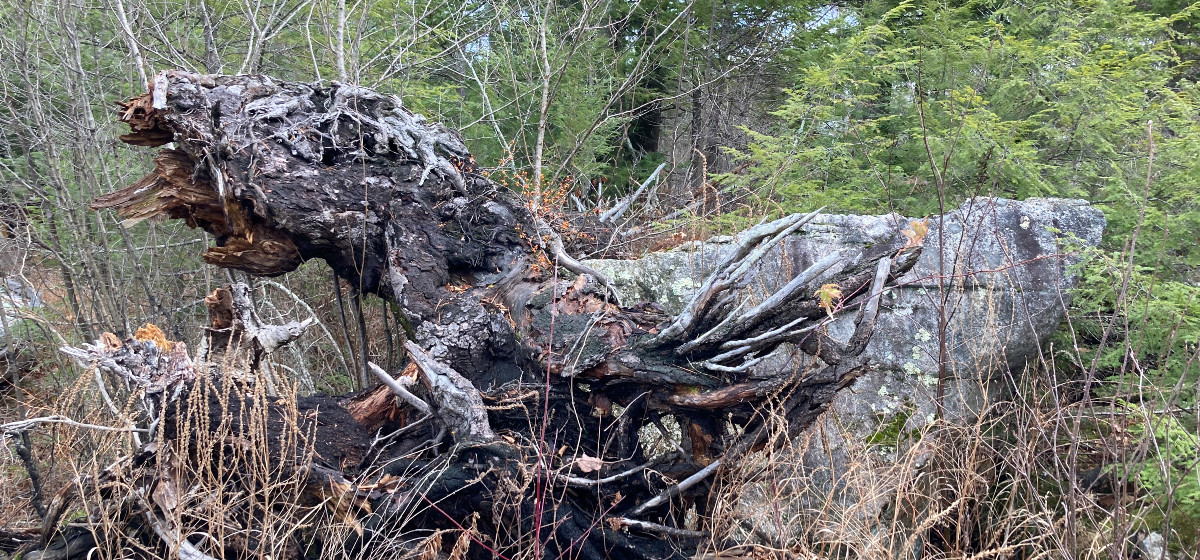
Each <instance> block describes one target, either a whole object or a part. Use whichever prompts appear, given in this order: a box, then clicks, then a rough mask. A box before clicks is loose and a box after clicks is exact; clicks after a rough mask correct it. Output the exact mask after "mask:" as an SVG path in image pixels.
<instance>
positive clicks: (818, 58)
mask: <svg viewBox="0 0 1200 560" xmlns="http://www.w3.org/2000/svg"><path fill="white" fill-rule="evenodd" d="M1198 10H1200V5H1189V4H1187V3H1186V2H1177V1H1171V0H1154V1H1145V2H1131V1H1124V0H1094V1H1066V0H1054V1H1050V2H1039V3H1025V2H1020V1H1002V0H994V1H977V2H943V1H905V2H899V3H897V2H890V1H889V2H834V3H831V2H806V1H803V0H801V1H795V2H788V1H773V0H761V1H756V0H748V1H742V2H719V1H714V0H664V1H655V0H648V1H629V0H581V1H573V2H554V1H550V0H538V1H530V2H526V1H522V0H511V1H510V0H494V1H478V2H477V1H472V0H466V1H458V0H455V1H445V0H403V1H398V2H389V1H371V0H360V1H349V2H348V1H346V0H329V1H312V0H270V1H267V0H240V1H239V0H186V1H173V2H153V1H144V0H94V1H93V0H66V1H43V0H32V1H29V2H17V1H15V0H9V1H6V2H4V3H3V4H2V5H0V18H2V19H3V21H5V22H7V23H6V25H5V28H4V30H3V31H2V32H0V59H2V61H0V96H2V98H3V106H2V107H0V209H2V212H0V235H2V236H0V272H2V273H3V275H4V276H5V277H7V278H14V279H17V280H18V281H17V282H15V283H13V282H9V283H8V284H6V285H4V286H0V289H3V290H4V293H3V294H0V296H2V297H5V298H8V300H9V301H10V302H13V303H14V305H12V307H16V305H15V302H16V300H17V299H18V298H25V300H26V303H29V302H30V301H31V300H33V299H34V298H32V297H29V296H28V294H27V291H28V290H27V288H30V287H31V288H34V289H36V291H38V292H39V294H40V295H39V298H40V301H39V302H36V303H38V305H26V306H24V307H22V310H21V311H19V312H14V314H12V315H11V317H9V316H6V315H4V314H0V316H4V317H5V323H6V324H4V325H2V326H3V332H4V333H5V336H4V337H3V339H2V340H0V352H3V355H4V356H5V361H4V362H3V363H2V364H0V365H3V366H4V367H5V368H6V374H5V377H6V379H7V380H8V383H9V385H10V389H8V391H9V392H8V394H7V395H8V399H9V404H8V408H7V409H6V410H7V411H8V412H7V413H6V414H8V415H10V416H11V417H13V418H16V417H20V416H21V415H22V414H25V413H26V411H27V410H29V409H31V408H38V407H45V408H53V401H54V400H55V399H56V398H57V397H58V396H59V395H62V394H64V393H67V392H68V389H67V388H69V387H71V386H72V384H73V383H74V380H75V379H76V378H77V377H78V375H79V372H78V371H77V370H76V369H74V366H73V365H71V364H70V363H68V362H67V361H66V360H65V359H62V358H60V357H57V356H56V355H55V354H56V353H55V352H54V348H56V347H57V346H58V345H59V344H60V343H62V342H66V341H71V342H75V341H81V340H92V339H95V338H96V337H98V336H99V334H100V333H101V332H103V331H112V332H115V333H117V334H118V335H120V336H126V335H128V334H130V333H132V332H133V330H134V329H136V328H137V327H138V326H139V325H141V324H142V323H144V322H147V321H149V322H154V323H156V324H159V325H160V326H163V328H164V330H166V331H167V332H168V334H169V335H171V336H172V337H173V338H176V339H184V340H190V337H193V336H194V333H195V331H196V329H195V326H196V325H198V324H200V323H201V321H202V317H203V312H204V305H203V297H204V296H205V295H206V294H207V293H208V292H209V291H211V290H212V289H213V288H215V287H217V286H219V285H223V284H225V283H227V281H228V280H229V279H230V277H228V276H227V274H228V273H227V272H225V271H222V270H220V269H216V268H214V267H210V266H208V265H204V264H198V263H200V261H199V260H198V259H196V257H195V256H196V254H197V253H198V252H199V251H200V250H201V249H202V248H203V247H204V246H206V245H207V244H209V243H210V241H211V240H209V239H206V238H205V235H204V234H203V233H202V232H199V231H196V230H190V229H187V228H186V227H184V226H183V225H182V224H177V223H141V224H137V225H135V226H132V227H129V228H125V227H122V226H121V225H119V224H118V223H117V222H116V221H115V218H114V217H113V216H112V215H110V214H101V213H96V212H91V211H89V210H88V209H87V207H88V204H89V203H90V201H91V200H92V199H93V198H94V197H96V196H98V195H100V194H103V193H106V192H110V191H113V190H116V189H117V188H119V187H121V186H124V185H127V184H129V183H131V182H133V181H134V180H136V179H137V178H138V177H140V176H141V175H142V174H143V172H144V170H146V169H148V168H149V167H150V165H151V164H150V162H149V158H150V154H149V153H148V152H147V151H145V150H138V149H136V148H134V147H131V146H126V145H123V144H122V143H120V142H119V141H118V140H117V137H118V136H119V135H120V134H122V133H124V132H125V131H124V130H122V127H121V126H119V125H118V124H117V122H116V119H115V118H114V113H115V103H116V102H118V101H122V100H125V99H128V98H130V97H132V96H134V95H137V94H139V93H141V92H142V91H144V90H145V89H146V84H147V82H148V80H149V79H150V78H151V77H152V76H153V75H154V73H155V72H157V71H160V70H164V69H171V68H178V69H184V70H188V71H192V72H198V73H229V74H232V73H260V74H266V75H270V76H273V77H277V78H280V79H286V80H300V81H313V80H339V81H343V82H349V83H354V84H360V85H363V86H367V87H371V88H376V89H378V90H380V91H382V92H385V93H390V94H395V95H397V96H399V97H400V98H401V99H402V100H403V102H404V104H405V106H407V107H408V108H409V109H411V110H413V111H415V112H418V113H422V114H424V115H425V116H426V117H427V118H428V119H430V120H432V121H441V122H443V123H445V124H447V125H448V126H450V127H452V128H456V129H458V130H460V131H462V134H463V136H464V138H465V140H466V143H467V145H468V146H469V147H470V149H471V150H472V152H473V153H474V155H475V157H476V159H477V163H478V164H479V165H481V166H482V167H484V168H487V169H489V170H490V171H489V172H490V173H491V174H492V176H493V178H494V179H496V180H497V181H498V182H501V183H502V184H505V185H507V186H509V187H510V188H512V189H514V190H518V191H521V192H523V193H524V194H525V195H526V196H527V197H529V199H530V200H531V201H533V203H534V204H539V205H546V206H555V207H562V208H565V209H567V210H569V211H584V212H588V211H600V210H603V209H607V208H609V207H611V205H612V204H613V201H614V200H616V199H618V198H621V197H623V196H626V195H628V194H629V193H630V192H632V190H634V189H636V188H637V187H638V185H639V184H641V183H643V182H644V181H647V180H648V179H653V181H650V183H652V184H653V185H654V188H653V192H652V194H651V195H649V196H646V197H644V198H643V199H642V200H641V202H639V204H638V206H637V208H636V211H635V212H634V213H633V214H631V215H630V216H629V219H630V220H631V223H630V226H629V227H630V228H631V229H637V230H639V231H642V232H645V235H646V236H647V237H648V239H649V240H648V241H646V242H645V243H642V244H640V245H639V244H638V243H637V242H636V240H635V241H631V244H630V247H629V248H628V249H627V250H628V251H630V252H636V251H638V250H645V249H648V248H654V247H655V246H657V245H655V244H656V243H658V244H661V243H663V241H662V240H663V239H672V240H674V241H675V242H678V241H681V240H684V239H704V238H707V237H709V236H711V235H714V234H719V233H726V232H732V231H735V230H737V229H741V228H742V227H744V226H746V225H749V224H752V223H755V222H757V221H759V220H761V219H763V218H764V217H769V216H779V215H783V214H787V213H791V212H796V211H809V210H812V209H814V208H817V207H820V206H825V207H826V208H828V210H829V211H837V212H855V213H870V214H877V213H886V212H898V213H901V214H903V215H906V216H914V217H920V216H926V215H931V214H936V213H939V212H942V211H944V210H946V209H949V208H954V207H956V206H957V205H958V204H959V203H961V202H962V201H963V200H965V199H967V198H969V197H972V196H980V195H989V196H991V195H994V196H1003V197H1010V198H1018V199H1023V198H1027V197H1035V196H1054V197H1071V198H1083V199H1086V200H1088V201H1090V202H1091V203H1092V204H1094V205H1096V206H1097V207H1099V208H1100V209H1102V210H1103V212H1104V214H1105V216H1106V218H1107V219H1108V230H1107V231H1106V233H1105V242H1104V244H1103V245H1102V247H1100V248H1099V249H1096V250H1093V251H1090V252H1088V253H1087V254H1086V255H1085V256H1086V259H1085V260H1084V263H1083V264H1082V265H1080V268H1079V273H1080V274H1081V278H1082V283H1081V286H1080V288H1079V289H1078V290H1077V291H1076V293H1075V295H1074V299H1073V300H1072V303H1071V309H1070V313H1069V320H1068V323H1067V324H1066V325H1064V328H1063V329H1062V331H1061V333H1060V335H1059V336H1058V337H1057V338H1056V340H1055V341H1054V346H1053V351H1052V352H1051V353H1049V354H1048V356H1049V360H1048V363H1045V364H1040V367H1041V368H1042V369H1043V371H1048V370H1053V371H1054V372H1056V375H1057V377H1056V379H1062V380H1072V381H1074V382H1078V384H1079V386H1080V387H1082V388H1081V389H1078V390H1077V391H1076V392H1075V393H1074V394H1076V397H1075V398H1076V399H1077V400H1078V399H1082V400H1087V401H1088V402H1092V399H1099V400H1100V401H1101V402H1103V403H1105V404H1104V410H1105V411H1108V412H1113V411H1119V412H1122V414H1124V413H1127V412H1128V411H1130V410H1135V411H1140V412H1139V414H1140V415H1138V414H1134V415H1130V416H1131V417H1136V418H1135V419H1134V420H1130V421H1128V422H1127V423H1125V424H1120V425H1119V426H1118V425H1116V424H1114V423H1112V422H1110V421H1108V420H1097V418H1101V417H1104V418H1107V416H1104V415H1093V416H1092V420H1093V421H1092V422H1091V423H1090V424H1087V426H1089V427H1090V428H1088V429H1091V430H1094V431H1095V432H1096V435H1097V437H1100V438H1101V439H1104V438H1107V437H1109V436H1111V435H1112V433H1113V430H1125V431H1126V432H1127V433H1128V434H1130V435H1129V441H1127V442H1126V443H1128V444H1129V446H1130V448H1131V449H1140V450H1141V451H1140V452H1139V453H1138V454H1136V457H1134V458H1133V459H1129V460H1125V461H1122V462H1119V464H1121V465H1124V466H1123V467H1122V468H1124V469H1126V471H1125V473H1126V474H1127V476H1128V477H1129V478H1130V479H1131V480H1134V481H1136V482H1137V483H1138V485H1139V487H1140V491H1139V492H1140V493H1139V494H1138V495H1139V496H1140V497H1139V498H1138V499H1139V500H1142V501H1141V502H1138V506H1137V507H1139V508H1142V509H1136V508H1135V510H1136V511H1138V512H1141V513H1139V514H1138V515H1136V516H1135V517H1136V518H1137V519H1138V520H1139V523H1142V525H1140V526H1138V527H1134V526H1133V524H1131V525H1130V526H1129V528H1128V529H1129V531H1136V530H1146V531H1151V530H1158V531H1161V530H1163V529H1162V524H1163V523H1164V522H1166V521H1165V520H1166V519H1169V518H1174V519H1176V520H1177V522H1176V523H1175V524H1174V530H1175V531H1177V532H1181V534H1180V535H1179V539H1178V540H1176V539H1174V538H1173V537H1171V533H1170V529H1169V528H1168V541H1170V542H1173V543H1176V544H1175V546H1176V547H1180V546H1183V547H1184V548H1176V550H1183V549H1185V548H1186V544H1184V545H1180V544H1178V543H1188V542H1197V541H1196V539H1197V538H1200V537H1198V536H1197V534H1196V532H1197V529H1196V527H1197V526H1198V525H1200V475H1198V474H1197V468H1196V467H1197V462H1198V461H1200V455H1198V452H1197V448H1198V445H1197V437H1196V433H1197V423H1198V419H1200V411H1198V410H1197V407H1196V396H1197V392H1198V389H1200V375H1198V372H1197V367H1198V366H1197V363H1196V360H1197V358H1198V357H1200V354H1198V352H1200V313H1198V312H1200V301H1198V300H1197V296H1198V295H1200V288H1197V284H1196V283H1197V281H1200V204H1198V202H1197V196H1198V195H1200V157H1198V156H1200V134H1197V133H1198V132H1200V89H1198V88H1197V85H1196V78H1197V76H1198V75H1200V67H1198V66H1197V62H1200V35H1198V34H1197V28H1196V24H1197V22H1198V21H1200V13H1198ZM660 166H662V168H661V170H660ZM255 286H256V290H257V291H258V293H259V294H260V297H261V299H262V301H263V302H266V305H268V306H270V307H271V309H272V310H273V311H272V312H273V313H276V314H277V315H278V317H279V318H281V319H283V318H289V319H290V318H295V317H307V316H309V315H316V316H319V317H321V318H322V319H323V321H322V323H321V324H322V326H323V327H324V328H322V329H321V332H318V333H317V334H314V335H312V336H311V337H309V338H307V339H306V340H305V341H304V343H303V344H301V345H298V346H297V348H296V349H295V350H294V356H293V358H294V361H295V363H294V364H293V367H294V368H295V370H296V371H295V373H296V374H297V377H298V378H300V379H302V381H303V383H304V384H307V386H308V388H309V389H311V390H318V391H324V392H328V393H334V394H337V393H344V392H347V391H350V390H354V389H357V388H359V387H358V386H357V381H356V379H355V376H354V375H353V374H350V373H349V372H351V371H357V370H358V369H359V368H358V367H357V366H355V365H354V364H355V363H356V361H357V360H361V359H363V358H362V356H361V355H359V354H358V353H357V352H355V351H352V350H351V349H353V348H358V347H359V345H360V344H359V342H360V339H363V338H365V339H366V341H367V345H368V347H369V350H368V354H370V355H371V359H373V360H375V361H377V362H380V363H385V362H393V361H394V359H395V356H396V355H397V353H396V351H395V347H396V344H395V341H396V340H397V337H398V336H400V335H399V334H398V333H394V332H393V331H398V330H399V329H396V328H389V327H388V325H389V320H391V321H392V322H391V324H392V325H393V327H394V324H395V320H394V318H392V319H389V311H388V309H386V307H385V306H384V305H383V304H382V302H381V301H380V300H377V299H363V298H360V297H358V296H357V295H356V294H355V293H354V287H353V286H349V285H345V286H342V285H336V284H335V283H334V281H333V279H332V277H331V275H330V274H329V271H328V269H327V268H324V267H323V265H320V263H310V264H306V265H304V267H302V269H301V270H300V271H298V272H297V273H294V274H291V275H289V276H287V277H284V278H278V279H260V280H256V283H255ZM330 294H335V295H336V297H335V298H332V299H331V298H330V297H329V296H330ZM10 318H15V319H12V320H11V321H10ZM10 322H11V324H10ZM358 324H364V325H367V326H364V328H363V329H358V328H356V325H358ZM393 365H394V364H389V368H390V367H391V366H393ZM12 387H16V388H15V389H14V388H12ZM1093 410H1094V409H1093ZM1147 412H1156V413H1161V414H1150V415H1147V414H1145V413H1147ZM1143 417H1146V418H1149V417H1154V418H1156V421H1155V422H1142V421H1140V420H1137V418H1143ZM1077 426H1078V424H1077ZM1085 431H1086V430H1085ZM1077 433H1078V430H1077ZM1072 445H1075V446H1078V445H1080V443H1079V442H1078V441H1076V442H1074V443H1072ZM77 460H80V461H82V460H84V458H78V459H77ZM47 468H48V469H49V470H51V471H53V470H54V469H55V468H60V467H56V466H53V465H47ZM62 470H69V469H62ZM6 476H9V477H10V478H11V479H12V480H14V481H16V482H14V484H13V485H12V489H6V490H2V491H0V493H4V494H8V495H11V496H16V495H18V494H20V493H21V492H23V490H21V488H24V486H22V485H23V484H27V483H26V482H22V480H23V479H22V476H23V474H22V473H21V472H20V471H13V472H10V473H8V474H7V475H6ZM6 486H8V485H6ZM1164 496H1165V497H1166V498H1165V499H1163V498H1162V497H1164ZM12 503H19V500H14V501H12ZM1055 507H1058V506H1057V505H1056V506H1055ZM1146 508H1149V509H1146ZM1147 512H1149V513H1147ZM30 513H31V512H28V511H25V512H21V513H14V515H15V516H17V517H21V516H26V517H27V516H29V515H30ZM1189 527H1190V529H1189ZM1109 529H1111V527H1110V528H1109ZM1114 538H1115V537H1114ZM1081 546H1082V545H1081ZM1193 550H1194V549H1193Z"/></svg>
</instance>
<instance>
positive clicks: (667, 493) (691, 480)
mask: <svg viewBox="0 0 1200 560" xmlns="http://www.w3.org/2000/svg"><path fill="white" fill-rule="evenodd" d="M720 466H721V460H720V459H717V460H716V461H713V462H712V464H710V465H708V466H707V467H704V468H703V469H700V471H699V472H697V473H696V474H694V475H692V476H689V477H687V478H685V479H683V480H682V481H681V482H680V483H679V484H676V485H675V486H672V487H670V488H667V489H666V490H664V491H663V492H662V493H661V494H659V495H657V496H655V497H653V498H650V500H649V501H647V502H646V503H644V504H642V505H640V506H638V507H636V508H633V511H631V512H629V515H641V514H643V513H645V512H646V511H647V510H649V509H650V508H654V507H658V506H660V505H662V504H663V503H666V501H667V500H670V499H671V498H673V497H675V496H678V495H679V494H680V493H681V492H683V491H684V490H687V489H688V488H691V487H693V486H695V485H696V484H698V483H699V482H700V481H701V480H704V479H705V478H708V476H709V475H711V474H712V473H714V472H717V468H718V467H720Z"/></svg>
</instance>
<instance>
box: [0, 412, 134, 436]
mask: <svg viewBox="0 0 1200 560" xmlns="http://www.w3.org/2000/svg"><path fill="white" fill-rule="evenodd" d="M37 424H66V425H68V426H74V427H76V428H87V429H89V430H100V431H102V432H145V431H146V430H145V429H142V428H134V427H132V426H130V427H126V428H118V427H115V426H101V425H99V424H85V423H83V422H77V421H75V420H72V419H70V418H67V417H66V416H62V415H59V414H55V415H53V416H39V417H37V418H27V419H25V420H18V421H16V422H9V423H7V424H0V432H4V433H18V432H21V431H24V430H27V429H29V428H31V427H33V426H35V425H37Z"/></svg>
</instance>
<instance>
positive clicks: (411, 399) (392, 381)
mask: <svg viewBox="0 0 1200 560" xmlns="http://www.w3.org/2000/svg"><path fill="white" fill-rule="evenodd" d="M367 366H368V367H370V368H371V371H373V372H375V377H378V378H379V380H380V381H382V382H383V384H384V385H387V386H388V389H391V390H392V392H393V393H395V394H396V396H397V397H400V398H401V399H403V400H404V402H406V403H408V404H410V405H412V406H413V408H415V409H417V410H419V411H421V413H422V414H429V413H430V412H432V410H433V409H431V408H429V404H428V403H426V402H425V401H423V400H421V399H420V398H418V397H417V396H416V395H414V394H412V393H410V392H409V391H408V388H407V387H405V386H404V385H405V384H404V383H402V382H401V381H400V380H399V379H396V378H394V377H392V376H391V375H390V374H388V372H386V371H383V368H381V367H379V366H377V365H375V362H367ZM402 379H404V380H405V381H409V379H408V378H407V377H403V378H402Z"/></svg>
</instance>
